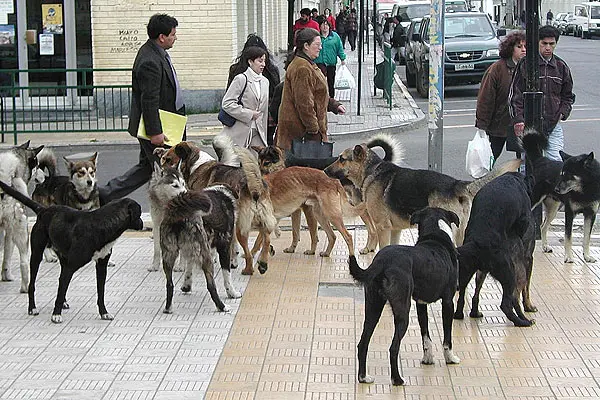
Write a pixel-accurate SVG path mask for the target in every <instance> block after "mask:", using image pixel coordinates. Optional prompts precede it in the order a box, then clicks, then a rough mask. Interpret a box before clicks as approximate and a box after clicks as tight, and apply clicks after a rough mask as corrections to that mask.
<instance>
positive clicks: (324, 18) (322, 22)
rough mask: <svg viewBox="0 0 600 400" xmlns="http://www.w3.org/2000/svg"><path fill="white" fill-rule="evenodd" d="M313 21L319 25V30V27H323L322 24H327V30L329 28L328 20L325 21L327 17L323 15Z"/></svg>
mask: <svg viewBox="0 0 600 400" xmlns="http://www.w3.org/2000/svg"><path fill="white" fill-rule="evenodd" d="M315 21H317V24H319V28H321V25H323V24H324V23H327V25H329V28H331V24H330V23H329V20H327V17H326V16H324V15H319V16H318V17H317V18H315Z"/></svg>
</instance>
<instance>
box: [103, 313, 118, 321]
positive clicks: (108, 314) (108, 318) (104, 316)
mask: <svg viewBox="0 0 600 400" xmlns="http://www.w3.org/2000/svg"><path fill="white" fill-rule="evenodd" d="M100 319H102V320H104V321H112V320H113V319H115V317H113V316H112V315H111V314H110V313H106V314H100Z"/></svg>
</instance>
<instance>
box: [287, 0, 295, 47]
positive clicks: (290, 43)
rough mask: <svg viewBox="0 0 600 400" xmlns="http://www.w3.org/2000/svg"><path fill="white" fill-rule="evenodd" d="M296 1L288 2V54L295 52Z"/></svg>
mask: <svg viewBox="0 0 600 400" xmlns="http://www.w3.org/2000/svg"><path fill="white" fill-rule="evenodd" d="M294 1H295V0H288V53H289V52H291V51H292V50H294V22H295V21H294Z"/></svg>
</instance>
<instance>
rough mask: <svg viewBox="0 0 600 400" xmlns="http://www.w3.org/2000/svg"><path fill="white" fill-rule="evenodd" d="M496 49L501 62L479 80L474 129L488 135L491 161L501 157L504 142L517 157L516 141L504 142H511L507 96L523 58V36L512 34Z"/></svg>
mask: <svg viewBox="0 0 600 400" xmlns="http://www.w3.org/2000/svg"><path fill="white" fill-rule="evenodd" d="M499 47H500V60H498V61H496V62H495V63H494V64H492V65H491V66H490V67H489V68H488V69H487V71H486V72H485V75H484V76H483V79H482V80H481V86H480V87H479V93H478V94H477V108H476V111H475V126H476V127H477V128H478V129H481V130H483V131H485V133H487V134H488V136H489V139H490V144H491V146H492V153H493V154H494V160H498V157H500V154H501V153H502V148H503V147H504V143H506V150H507V151H515V152H517V153H518V154H517V158H520V148H519V146H518V145H516V143H513V142H516V141H514V140H512V141H511V142H510V143H509V142H507V137H509V138H513V139H514V131H513V125H512V123H511V119H510V114H509V112H508V93H509V91H510V84H511V82H512V77H513V73H514V71H515V68H516V66H517V64H518V63H519V61H520V60H521V59H522V58H523V57H525V33H523V31H515V32H511V33H510V34H508V35H507V36H506V38H505V39H504V40H503V41H502V42H500V46H499Z"/></svg>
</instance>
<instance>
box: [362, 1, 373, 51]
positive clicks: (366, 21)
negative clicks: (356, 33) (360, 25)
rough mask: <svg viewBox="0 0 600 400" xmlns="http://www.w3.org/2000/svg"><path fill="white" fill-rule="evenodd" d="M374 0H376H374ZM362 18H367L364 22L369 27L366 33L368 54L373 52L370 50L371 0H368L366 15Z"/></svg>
mask: <svg viewBox="0 0 600 400" xmlns="http://www.w3.org/2000/svg"><path fill="white" fill-rule="evenodd" d="M374 1H376V0H374ZM361 18H364V19H365V21H364V23H365V25H366V28H367V29H366V31H367V32H366V35H365V36H366V38H367V54H370V53H371V52H370V45H369V0H367V4H366V6H365V14H364V17H361Z"/></svg>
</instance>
